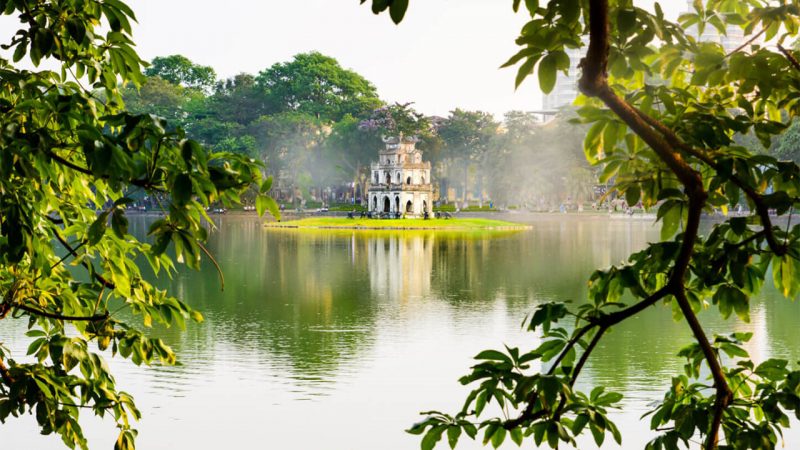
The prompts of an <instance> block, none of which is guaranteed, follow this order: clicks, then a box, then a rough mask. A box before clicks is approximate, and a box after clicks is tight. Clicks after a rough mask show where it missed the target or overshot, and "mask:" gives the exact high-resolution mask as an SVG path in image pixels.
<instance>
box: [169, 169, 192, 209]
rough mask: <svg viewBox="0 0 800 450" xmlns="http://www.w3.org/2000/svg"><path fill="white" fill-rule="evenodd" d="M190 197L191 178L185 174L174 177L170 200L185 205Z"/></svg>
mask: <svg viewBox="0 0 800 450" xmlns="http://www.w3.org/2000/svg"><path fill="white" fill-rule="evenodd" d="M191 199H192V178H191V177H190V176H189V175H187V174H185V173H182V174H179V175H178V176H177V177H175V182H174V183H173V184H172V200H173V201H174V202H175V203H176V204H178V205H185V204H186V203H189V201H190V200H191Z"/></svg>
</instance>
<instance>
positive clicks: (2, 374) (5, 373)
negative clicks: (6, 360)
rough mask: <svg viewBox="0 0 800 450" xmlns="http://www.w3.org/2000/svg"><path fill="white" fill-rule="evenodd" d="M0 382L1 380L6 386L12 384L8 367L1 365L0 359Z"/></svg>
mask: <svg viewBox="0 0 800 450" xmlns="http://www.w3.org/2000/svg"><path fill="white" fill-rule="evenodd" d="M0 380H3V383H5V384H6V385H7V386H11V385H12V384H14V377H12V376H11V372H9V370H8V367H6V366H5V364H3V360H2V359H0Z"/></svg>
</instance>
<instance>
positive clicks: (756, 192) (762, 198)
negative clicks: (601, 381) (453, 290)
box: [362, 0, 800, 449]
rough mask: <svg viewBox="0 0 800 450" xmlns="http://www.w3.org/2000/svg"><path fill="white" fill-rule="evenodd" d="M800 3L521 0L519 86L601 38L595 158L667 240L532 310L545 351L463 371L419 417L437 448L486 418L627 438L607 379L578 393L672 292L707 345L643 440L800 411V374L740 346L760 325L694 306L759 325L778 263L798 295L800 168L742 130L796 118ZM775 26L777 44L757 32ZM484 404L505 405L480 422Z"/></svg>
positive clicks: (691, 352)
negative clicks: (722, 327) (748, 143)
mask: <svg viewBox="0 0 800 450" xmlns="http://www.w3.org/2000/svg"><path fill="white" fill-rule="evenodd" d="M364 1H366V0H362V3H363V2H364ZM799 6H800V5H798V3H797V2H795V1H792V2H767V1H763V0H753V1H749V2H735V1H730V0H707V1H706V2H701V1H699V0H698V1H695V2H694V3H693V7H694V11H692V12H690V13H687V14H684V15H682V16H681V17H680V18H679V20H678V23H674V22H671V21H669V20H667V19H666V18H665V17H664V15H663V13H662V11H661V9H660V7H659V6H658V4H656V6H655V11H654V12H651V11H648V10H645V9H642V8H638V7H636V6H635V5H634V4H633V2H632V1H631V0H618V1H608V0H587V1H583V2H579V1H577V0H552V1H549V2H546V3H545V2H538V1H526V2H525V3H524V6H523V3H522V2H521V1H520V0H514V1H513V8H514V10H515V11H516V10H519V9H520V8H521V7H524V9H527V10H528V13H529V15H530V20H529V21H528V23H527V24H526V25H525V26H524V27H523V28H522V31H521V34H520V37H519V38H518V39H517V43H518V44H519V45H521V46H522V47H523V48H522V49H521V50H520V51H519V52H518V53H517V54H515V55H514V56H512V57H511V58H510V60H509V61H508V62H507V63H506V64H505V65H506V66H513V65H517V64H519V69H518V76H517V84H518V85H519V83H521V82H523V81H524V79H525V78H526V77H527V76H529V75H530V74H531V73H533V71H534V70H536V72H537V73H538V77H539V84H540V86H541V87H542V89H543V90H544V91H545V92H547V91H549V90H551V89H552V87H553V85H554V83H555V79H556V73H557V71H558V70H562V69H565V68H566V67H567V66H568V65H569V64H568V61H569V58H568V57H567V55H566V52H565V51H564V50H565V49H566V48H578V47H581V46H582V45H583V44H582V38H587V37H588V46H587V48H586V50H585V57H584V58H583V61H582V63H581V68H582V75H581V78H580V82H579V87H580V90H581V92H582V93H583V97H582V98H581V100H580V102H581V103H582V107H581V109H580V110H579V114H580V116H581V120H582V121H583V122H585V123H587V124H588V125H589V126H590V128H589V131H588V132H587V135H586V138H585V141H584V150H585V152H586V156H587V159H588V160H589V161H590V162H592V163H594V164H597V165H599V166H600V167H602V171H603V172H602V178H603V179H606V180H608V179H611V178H613V179H614V180H615V185H614V189H615V190H617V191H618V192H620V193H621V194H622V195H624V196H625V197H626V199H627V201H628V203H629V204H635V203H637V202H639V201H642V202H643V204H644V205H645V206H656V205H658V220H659V221H660V222H661V227H662V228H661V237H662V241H661V242H656V243H652V244H650V245H649V246H648V247H647V248H645V249H644V250H642V251H640V252H637V253H634V254H633V255H631V256H630V257H629V259H628V261H626V262H625V263H624V264H621V265H617V266H612V267H610V268H608V269H604V270H598V271H595V272H594V273H593V274H592V275H591V276H590V277H589V299H588V301H587V302H586V303H583V304H581V305H578V306H576V307H573V308H569V307H568V306H567V305H566V304H564V303H557V302H552V303H546V304H542V305H539V306H538V307H537V308H536V310H535V311H534V312H533V314H532V315H531V316H529V317H528V318H527V319H526V321H525V323H526V326H527V328H528V329H529V330H531V331H534V332H537V333H539V334H540V335H541V337H542V339H543V343H542V344H541V345H540V346H539V347H538V348H537V349H535V350H533V351H529V352H527V351H521V350H520V349H518V348H508V347H506V348H505V349H503V350H486V351H483V352H481V353H479V354H478V355H477V356H476V359H477V360H478V363H477V364H476V365H475V366H473V368H472V371H471V373H469V374H468V375H466V376H465V377H463V378H462V379H461V382H462V383H463V384H473V383H477V384H478V385H477V386H475V388H474V389H473V390H472V391H471V392H470V394H469V395H468V397H467V400H466V402H465V405H464V407H463V409H462V410H461V411H460V412H458V413H456V414H454V415H450V414H446V413H439V412H431V413H427V414H426V418H425V419H424V420H423V421H422V422H420V423H418V424H416V425H414V426H413V427H412V428H411V429H410V430H409V431H410V432H412V433H416V434H424V437H423V439H422V448H423V449H430V448H432V447H433V446H434V445H435V444H436V442H437V441H439V440H440V439H441V437H442V436H443V435H444V433H445V432H446V433H447V437H448V441H449V443H450V445H451V446H454V445H455V443H456V442H457V441H458V439H459V437H460V436H461V434H462V433H466V434H467V435H468V436H469V437H471V438H475V437H476V435H477V433H478V430H479V429H480V430H482V432H483V441H484V442H486V443H488V442H492V444H493V446H495V447H497V446H499V445H500V444H502V443H503V441H504V440H505V438H506V437H507V436H510V437H511V439H512V440H513V441H514V442H516V443H518V444H519V443H521V442H522V441H523V440H524V439H526V437H527V438H528V439H532V440H533V441H534V442H535V443H537V444H541V443H543V442H545V441H546V442H547V444H548V445H549V446H550V447H552V448H556V447H558V445H559V443H560V442H567V443H570V444H573V445H574V436H576V435H579V434H581V433H582V432H584V431H585V430H587V429H588V430H589V431H590V432H591V434H592V436H593V437H594V439H595V441H596V442H597V443H598V445H599V444H602V443H603V442H604V439H605V436H606V434H611V436H612V437H613V438H614V439H615V440H616V441H617V442H620V441H621V436H620V434H619V431H618V430H617V428H616V426H615V425H614V424H613V423H612V422H611V421H610V420H609V419H608V416H607V412H608V408H610V407H614V406H615V405H617V404H618V402H619V401H620V400H621V398H622V396H621V395H620V394H617V393H613V392H606V391H605V389H604V387H603V386H597V387H595V388H594V389H593V390H592V391H591V392H590V393H588V394H586V393H582V392H579V391H578V390H576V389H575V383H576V380H577V379H578V377H579V376H580V374H581V371H582V370H583V369H584V367H586V364H587V363H589V362H590V360H591V357H592V352H593V350H594V349H595V348H596V347H597V345H598V343H599V342H600V341H601V340H602V338H603V336H604V335H605V333H607V332H608V331H609V330H610V329H613V328H614V327H615V326H616V325H618V324H619V323H621V322H624V321H626V320H630V319H631V318H633V317H636V316H637V315H638V314H639V313H640V312H642V311H643V310H645V309H648V308H651V307H655V306H657V305H659V304H660V305H664V306H667V307H669V309H671V313H672V314H673V315H674V316H675V317H676V318H679V319H680V320H685V322H686V324H687V325H688V328H689V330H690V331H691V334H692V336H693V338H694V342H693V343H692V344H690V345H688V346H686V347H685V348H683V349H681V350H680V351H679V353H678V355H679V356H680V357H681V358H684V359H685V360H686V365H685V373H683V374H678V375H677V376H676V377H674V378H673V379H672V385H671V388H670V389H669V390H668V391H667V392H666V393H665V396H664V399H663V401H661V402H660V403H659V404H658V405H657V406H656V407H655V408H654V409H653V411H651V413H650V415H651V417H650V427H651V428H652V429H653V431H654V433H655V434H656V437H655V438H654V439H653V440H652V441H651V442H650V443H649V444H648V445H647V448H648V449H676V448H678V447H679V445H681V444H682V445H684V446H687V447H688V446H689V445H690V442H694V439H695V438H700V439H701V441H702V444H701V447H702V448H705V449H717V448H736V449H740V448H742V449H744V448H758V449H771V448H775V447H776V446H777V445H778V442H779V440H780V434H781V429H782V428H783V427H787V426H788V424H789V418H788V414H789V413H793V414H795V415H796V416H798V417H800V396H798V392H800V389H798V387H800V371H798V370H797V369H793V368H790V366H789V365H788V362H787V361H786V360H783V359H777V358H774V359H768V360H766V361H764V362H762V363H760V364H758V365H756V364H755V363H754V362H753V361H752V360H751V359H750V358H749V356H748V355H747V352H746V351H745V350H744V349H743V348H742V346H741V344H742V342H744V341H746V340H747V339H749V338H750V335H749V334H748V333H732V334H728V335H715V336H712V337H709V336H708V335H707V334H706V330H705V329H704V328H703V326H702V324H701V323H700V321H699V320H698V318H697V312H698V311H699V310H701V309H703V308H707V307H710V306H711V305H713V306H714V307H716V308H717V309H719V312H720V313H721V315H722V316H723V317H724V318H728V317H730V316H731V315H734V313H735V316H736V317H737V318H738V320H743V321H747V320H748V319H749V310H750V308H749V299H750V297H751V296H753V295H756V294H758V292H759V289H760V288H761V286H762V284H763V283H764V281H765V279H766V277H767V276H768V275H770V272H771V276H772V279H773V282H774V284H775V286H776V287H777V288H778V290H779V291H780V292H782V293H783V294H784V295H785V296H786V297H787V298H796V297H797V295H798V293H799V292H800V273H799V272H798V271H799V270H800V264H798V258H800V227H799V226H797V225H793V224H791V223H790V221H789V222H788V223H787V224H786V225H785V227H782V226H778V223H777V222H776V220H777V219H776V218H775V216H773V213H775V214H777V215H779V216H780V215H784V214H787V213H789V212H790V211H792V210H793V208H794V207H795V206H796V204H797V203H798V200H800V197H798V194H800V167H798V165H797V164H796V163H794V162H783V161H779V160H777V159H776V158H774V157H772V156H768V155H763V154H754V153H752V152H751V151H750V150H748V149H746V148H743V147H740V146H738V145H736V143H735V141H734V139H733V138H734V136H735V135H736V134H737V133H738V134H741V135H746V134H748V133H749V132H753V133H754V134H755V135H756V137H758V138H759V139H760V140H761V142H762V144H763V145H764V146H765V147H766V146H769V144H770V142H771V139H772V138H773V137H774V136H776V135H778V134H780V133H781V132H782V131H783V130H784V129H785V128H786V127H787V125H788V124H787V123H784V122H782V121H781V113H782V112H785V113H787V115H788V117H789V118H793V117H794V116H796V114H797V113H798V111H800V106H798V104H797V103H796V102H795V101H794V99H795V98H796V97H797V95H798V93H799V91H798V86H800V62H798V59H797V55H796V54H795V53H794V52H792V51H790V50H787V49H786V48H784V47H783V44H784V43H786V42H791V41H792V40H794V39H795V37H796V34H797V31H798V25H799V24H800V15H799V14H800V8H799ZM407 7H408V1H407V0H373V2H372V8H373V11H374V12H376V13H380V12H382V11H386V10H389V13H390V15H391V17H392V19H393V21H394V22H400V21H401V20H402V18H403V16H404V14H405V12H406V8H407ZM712 27H713V29H716V30H717V32H718V33H723V34H724V33H725V32H726V29H727V27H732V28H738V29H741V30H742V32H743V33H744V35H745V38H744V39H745V40H744V42H743V44H742V45H741V46H739V47H737V48H735V49H732V50H730V51H725V49H723V47H722V46H721V45H719V44H715V43H711V42H701V41H698V40H697V39H696V37H695V36H702V35H703V33H704V31H705V30H706V29H711V28H712ZM737 31H738V30H737ZM762 37H763V38H764V40H765V41H766V42H768V43H769V45H761V44H759V43H758V40H759V38H762ZM565 60H566V64H565ZM655 79H657V80H658V81H657V82H656V81H653V80H655ZM742 198H744V199H745V201H746V202H747V204H748V206H749V207H750V210H751V211H752V214H751V215H750V216H748V217H727V218H726V219H725V220H723V221H722V222H720V223H715V224H713V226H712V227H711V230H710V231H709V232H708V234H707V235H706V236H701V235H700V232H699V229H700V221H701V217H702V214H703V212H704V211H709V212H710V211H713V210H714V209H722V210H723V211H724V210H726V208H727V207H729V206H731V205H735V204H737V203H739V202H740V200H741V199H742ZM734 320H736V319H734ZM568 321H569V322H572V323H574V325H573V326H568V324H567V322H568ZM654 332H657V331H654ZM487 404H496V405H497V406H498V408H496V409H495V411H497V412H498V413H501V415H502V416H499V417H493V418H481V414H482V413H484V412H488V411H489V409H488V408H486V405H487Z"/></svg>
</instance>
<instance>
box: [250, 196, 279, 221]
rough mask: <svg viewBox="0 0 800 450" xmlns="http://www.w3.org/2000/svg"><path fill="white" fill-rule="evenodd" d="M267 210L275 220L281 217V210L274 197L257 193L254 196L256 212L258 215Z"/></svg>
mask: <svg viewBox="0 0 800 450" xmlns="http://www.w3.org/2000/svg"><path fill="white" fill-rule="evenodd" d="M267 210H269V213H270V214H272V217H274V218H275V219H276V220H280V219H281V211H280V208H279V207H278V203H277V202H276V201H275V199H273V198H272V197H270V196H268V195H264V194H260V195H258V196H257V197H256V212H257V213H258V215H259V216H263V215H264V212H265V211H267Z"/></svg>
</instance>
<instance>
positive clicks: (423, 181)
mask: <svg viewBox="0 0 800 450" xmlns="http://www.w3.org/2000/svg"><path fill="white" fill-rule="evenodd" d="M421 181H422V182H421V183H420V184H425V176H424V175H423V177H422V180H421Z"/></svg>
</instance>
